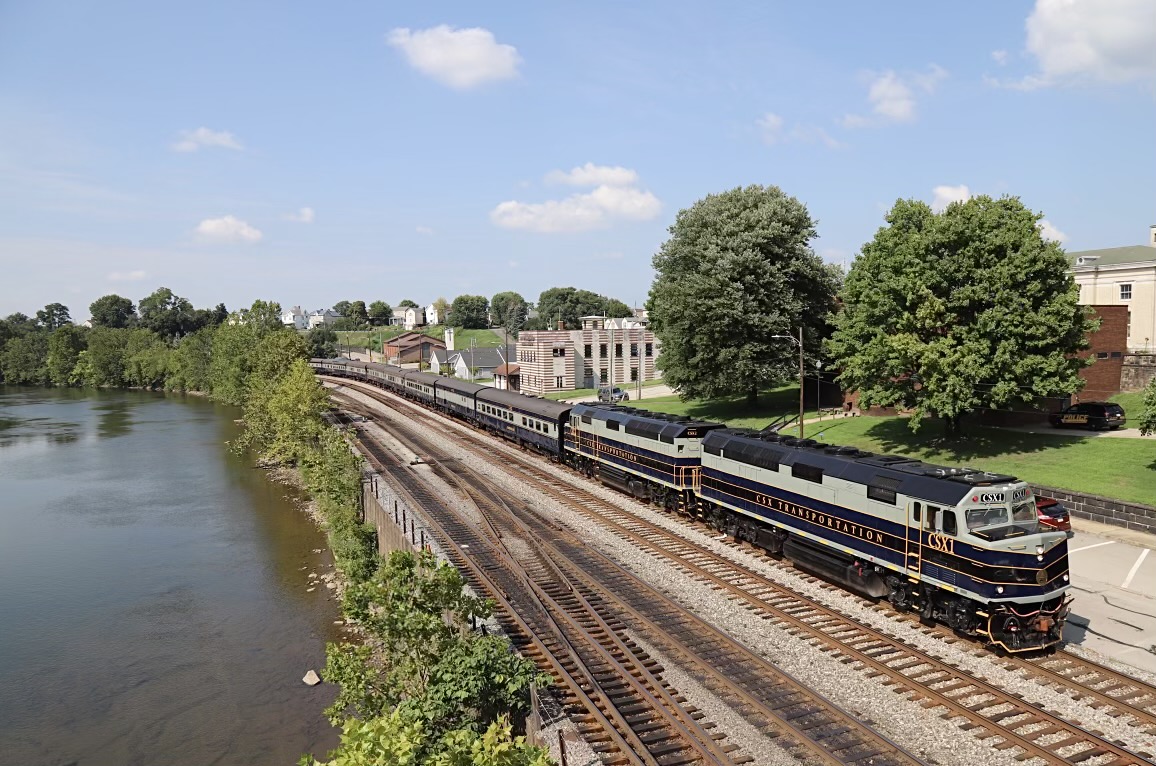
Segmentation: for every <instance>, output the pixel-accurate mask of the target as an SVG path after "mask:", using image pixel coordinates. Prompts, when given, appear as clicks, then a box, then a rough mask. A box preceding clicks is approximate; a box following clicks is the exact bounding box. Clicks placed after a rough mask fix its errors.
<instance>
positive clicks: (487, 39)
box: [386, 24, 522, 89]
mask: <svg viewBox="0 0 1156 766" xmlns="http://www.w3.org/2000/svg"><path fill="white" fill-rule="evenodd" d="M386 42H388V43H389V44H390V45H391V46H393V47H394V48H397V49H398V50H400V51H401V52H402V53H403V54H404V55H405V58H406V61H408V62H409V65H410V66H412V67H413V68H414V69H416V70H418V71H419V72H421V73H422V74H425V75H428V76H430V77H432V78H433V79H435V80H437V81H438V82H440V83H442V84H443V85H448V86H450V87H451V88H459V89H465V88H472V87H474V86H477V85H482V84H484V83H487V82H491V81H495V80H509V79H512V78H514V77H517V76H518V65H519V64H521V63H522V58H521V56H519V55H518V50H517V49H516V48H515V47H514V46H512V45H503V44H500V43H498V42H497V41H496V40H495V39H494V35H493V33H491V32H490V31H489V30H488V29H482V28H480V27H473V28H470V29H454V28H453V27H450V26H447V25H445V24H442V25H441V26H437V27H432V28H431V29H419V30H416V31H412V30H409V29H405V28H400V29H394V30H392V31H391V32H390V33H389V34H388V35H387V36H386Z"/></svg>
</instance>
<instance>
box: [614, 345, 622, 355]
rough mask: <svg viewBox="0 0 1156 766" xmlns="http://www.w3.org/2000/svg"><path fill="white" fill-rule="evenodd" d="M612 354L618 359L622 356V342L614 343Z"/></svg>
mask: <svg viewBox="0 0 1156 766" xmlns="http://www.w3.org/2000/svg"><path fill="white" fill-rule="evenodd" d="M614 355H615V356H616V357H618V358H619V359H621V358H622V344H621V343H615V344H614Z"/></svg>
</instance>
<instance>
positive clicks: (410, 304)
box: [397, 298, 421, 309]
mask: <svg viewBox="0 0 1156 766" xmlns="http://www.w3.org/2000/svg"><path fill="white" fill-rule="evenodd" d="M397 307H398V308H399V309H416V308H421V307H420V306H418V305H417V303H415V302H414V301H411V300H410V299H409V298H406V299H405V300H403V301H401V302H399V303H398V304H397Z"/></svg>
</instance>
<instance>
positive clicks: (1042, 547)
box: [1036, 545, 1044, 554]
mask: <svg viewBox="0 0 1156 766" xmlns="http://www.w3.org/2000/svg"><path fill="white" fill-rule="evenodd" d="M1043 552H1044V546H1042V545H1037V546H1036V553H1037V554H1039V553H1043Z"/></svg>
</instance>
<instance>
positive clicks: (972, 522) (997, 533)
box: [966, 500, 1039, 540]
mask: <svg viewBox="0 0 1156 766" xmlns="http://www.w3.org/2000/svg"><path fill="white" fill-rule="evenodd" d="M1010 511H1011V513H1010V518H1009V509H1008V507H1007V506H1006V505H1001V506H994V507H990V508H969V509H968V510H967V514H966V519H967V529H968V531H969V532H971V533H972V534H973V535H976V536H977V537H982V538H983V539H985V540H1003V539H1004V538H1008V537H1020V536H1021V535H1034V534H1036V533H1037V532H1039V517H1038V516H1037V515H1036V506H1035V502H1034V501H1032V500H1029V501H1027V502H1026V503H1017V504H1016V505H1014V506H1012V508H1011V509H1010Z"/></svg>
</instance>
